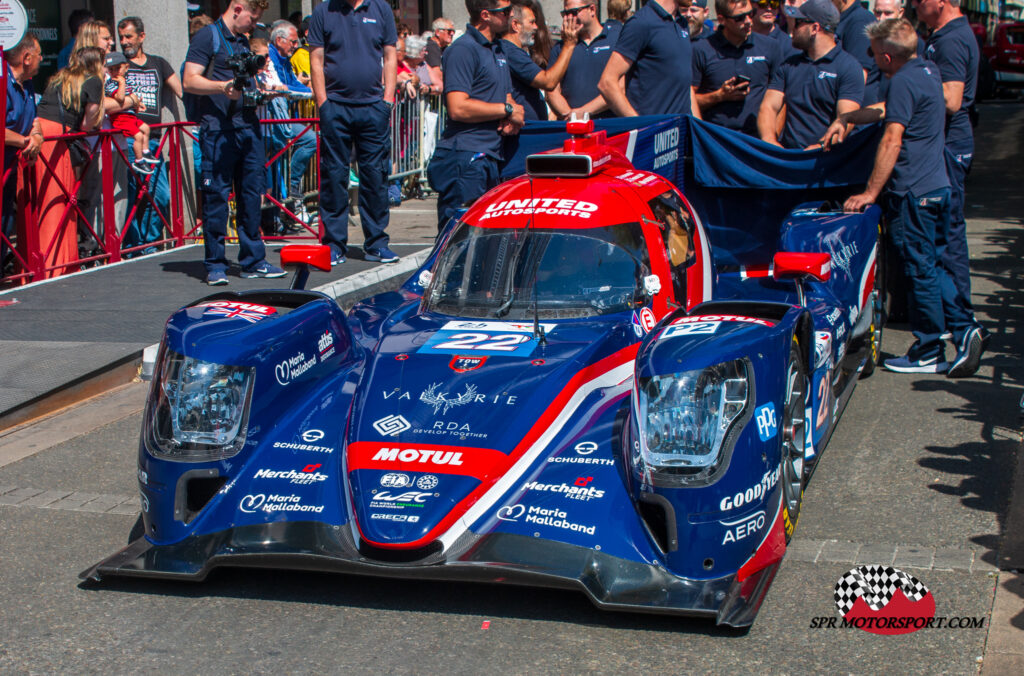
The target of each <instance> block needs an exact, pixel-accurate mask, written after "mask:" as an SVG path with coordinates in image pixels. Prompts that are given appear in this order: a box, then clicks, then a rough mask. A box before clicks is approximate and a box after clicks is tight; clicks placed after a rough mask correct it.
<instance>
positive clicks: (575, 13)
mask: <svg viewBox="0 0 1024 676" xmlns="http://www.w3.org/2000/svg"><path fill="white" fill-rule="evenodd" d="M592 6H593V5H583V6H582V7H573V8H572V9H563V10H562V11H561V12H559V14H561V15H562V16H563V17H566V16H579V13H580V12H582V11H583V10H585V9H587V8H589V7H592Z"/></svg>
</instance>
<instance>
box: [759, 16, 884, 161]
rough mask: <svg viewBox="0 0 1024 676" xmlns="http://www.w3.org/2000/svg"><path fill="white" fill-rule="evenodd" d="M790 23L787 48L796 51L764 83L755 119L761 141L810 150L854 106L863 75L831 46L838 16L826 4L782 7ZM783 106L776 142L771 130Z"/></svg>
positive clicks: (857, 105) (860, 95)
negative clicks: (782, 121)
mask: <svg viewBox="0 0 1024 676" xmlns="http://www.w3.org/2000/svg"><path fill="white" fill-rule="evenodd" d="M786 14H787V16H789V17H790V18H791V19H793V21H794V24H795V26H794V28H793V46H794V47H796V48H797V49H799V50H800V52H799V53H797V54H794V55H792V56H790V57H789V58H787V59H786V60H785V61H783V62H782V63H781V64H780V65H779V67H778V68H776V69H775V73H774V74H773V75H772V79H771V80H770V81H769V83H768V90H767V91H766V92H765V94H764V100H763V101H762V102H761V108H760V110H759V111H758V116H757V129H758V132H759V133H760V134H761V139H762V140H763V141H766V142H768V143H772V144H774V145H778V146H782V147H784V148H804V149H807V150H810V149H812V148H817V147H818V146H819V140H820V139H821V137H822V135H823V134H824V133H825V130H826V129H828V126H829V125H830V124H831V123H832V121H833V120H835V119H836V117H837V116H839V115H841V114H843V113H847V112H850V111H852V110H857V109H858V108H860V104H861V101H862V100H863V97H864V71H863V70H862V69H861V67H860V64H859V63H857V60H856V59H854V58H853V57H852V56H850V55H849V54H847V53H846V52H844V51H843V50H842V49H840V48H839V46H838V45H837V44H836V40H835V37H834V32H835V29H836V25H837V24H838V23H839V12H838V11H837V10H836V8H835V6H834V5H833V4H832V2H831V0H807V2H805V3H804V4H802V5H800V6H799V7H793V6H789V5H787V6H786ZM783 105H785V106H786V122H785V126H784V127H783V130H782V139H781V143H780V140H779V138H778V135H777V132H776V125H777V123H778V117H779V113H780V112H781V111H782V106H783Z"/></svg>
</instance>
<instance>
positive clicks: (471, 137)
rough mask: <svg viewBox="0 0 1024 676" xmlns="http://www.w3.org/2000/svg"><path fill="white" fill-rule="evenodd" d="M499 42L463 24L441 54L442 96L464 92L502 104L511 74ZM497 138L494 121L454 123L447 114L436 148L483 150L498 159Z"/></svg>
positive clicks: (499, 149) (475, 97) (496, 128)
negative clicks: (463, 31)
mask: <svg viewBox="0 0 1024 676" xmlns="http://www.w3.org/2000/svg"><path fill="white" fill-rule="evenodd" d="M503 42H504V40H495V41H494V42H491V41H489V40H488V39H487V38H485V37H484V36H483V35H482V34H481V33H480V31H478V30H477V29H475V28H473V27H472V26H470V25H468V24H467V25H466V32H465V33H464V34H463V35H462V37H460V38H459V39H458V40H456V41H455V42H453V43H452V44H451V45H449V46H448V49H446V50H444V54H442V55H441V71H442V72H443V73H444V93H445V95H447V94H448V93H449V92H465V93H466V94H468V95H469V98H471V99H477V100H478V101H486V102H488V103H505V97H506V96H508V94H510V93H511V92H512V77H511V74H510V72H509V67H508V60H507V59H506V57H505V52H504V50H503V49H502V43H503ZM501 138H502V137H501V134H499V133H498V120H487V121H486V122H457V121H455V120H453V119H451V117H450V116H449V117H448V120H447V123H446V125H445V129H444V134H443V135H442V137H441V140H440V141H438V143H437V147H438V148H448V149H452V150H471V151H473V152H477V153H486V154H487V155H489V156H491V157H493V158H495V159H498V160H500V159H501V146H502V140H501Z"/></svg>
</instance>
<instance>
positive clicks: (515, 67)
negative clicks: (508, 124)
mask: <svg viewBox="0 0 1024 676" xmlns="http://www.w3.org/2000/svg"><path fill="white" fill-rule="evenodd" d="M563 15H564V12H563ZM578 32H579V26H578V25H577V23H576V19H575V17H573V16H563V17H562V43H561V44H562V48H561V51H560V52H559V54H558V58H557V59H555V60H554V61H553V62H552V64H551V67H550V68H548V69H547V70H541V68H540V66H538V65H537V64H536V63H534V61H533V59H531V58H530V52H529V51H528V50H529V48H530V47H532V46H533V40H534V36H535V35H536V34H537V18H536V16H535V15H534V13H533V10H532V9H530V6H529V4H528V3H527V2H526V1H524V0H513V2H512V16H511V17H510V21H509V32H508V33H507V34H506V35H505V41H506V42H508V43H509V44H507V45H503V48H504V51H505V56H506V57H507V58H508V67H509V71H510V72H511V73H512V98H513V99H515V102H516V103H518V104H519V105H521V106H522V107H523V109H524V110H525V115H526V118H525V119H527V120H547V119H548V108H547V105H546V104H545V103H544V97H543V96H541V93H540V90H541V89H543V90H544V91H548V92H550V91H551V90H553V89H554V88H555V87H557V86H558V83H559V82H561V81H562V78H563V77H564V76H565V70H566V68H568V67H569V61H570V60H571V59H572V53H573V49H574V48H575V47H576V34H577V33H578Z"/></svg>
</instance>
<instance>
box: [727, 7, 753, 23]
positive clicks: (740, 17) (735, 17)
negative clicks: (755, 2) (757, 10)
mask: <svg viewBox="0 0 1024 676" xmlns="http://www.w3.org/2000/svg"><path fill="white" fill-rule="evenodd" d="M722 17H723V18H725V19H728V20H729V21H735V22H736V23H743V22H744V21H746V20H747V19H752V18H753V17H754V10H750V11H749V12H743V13H742V14H723V15H722Z"/></svg>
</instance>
